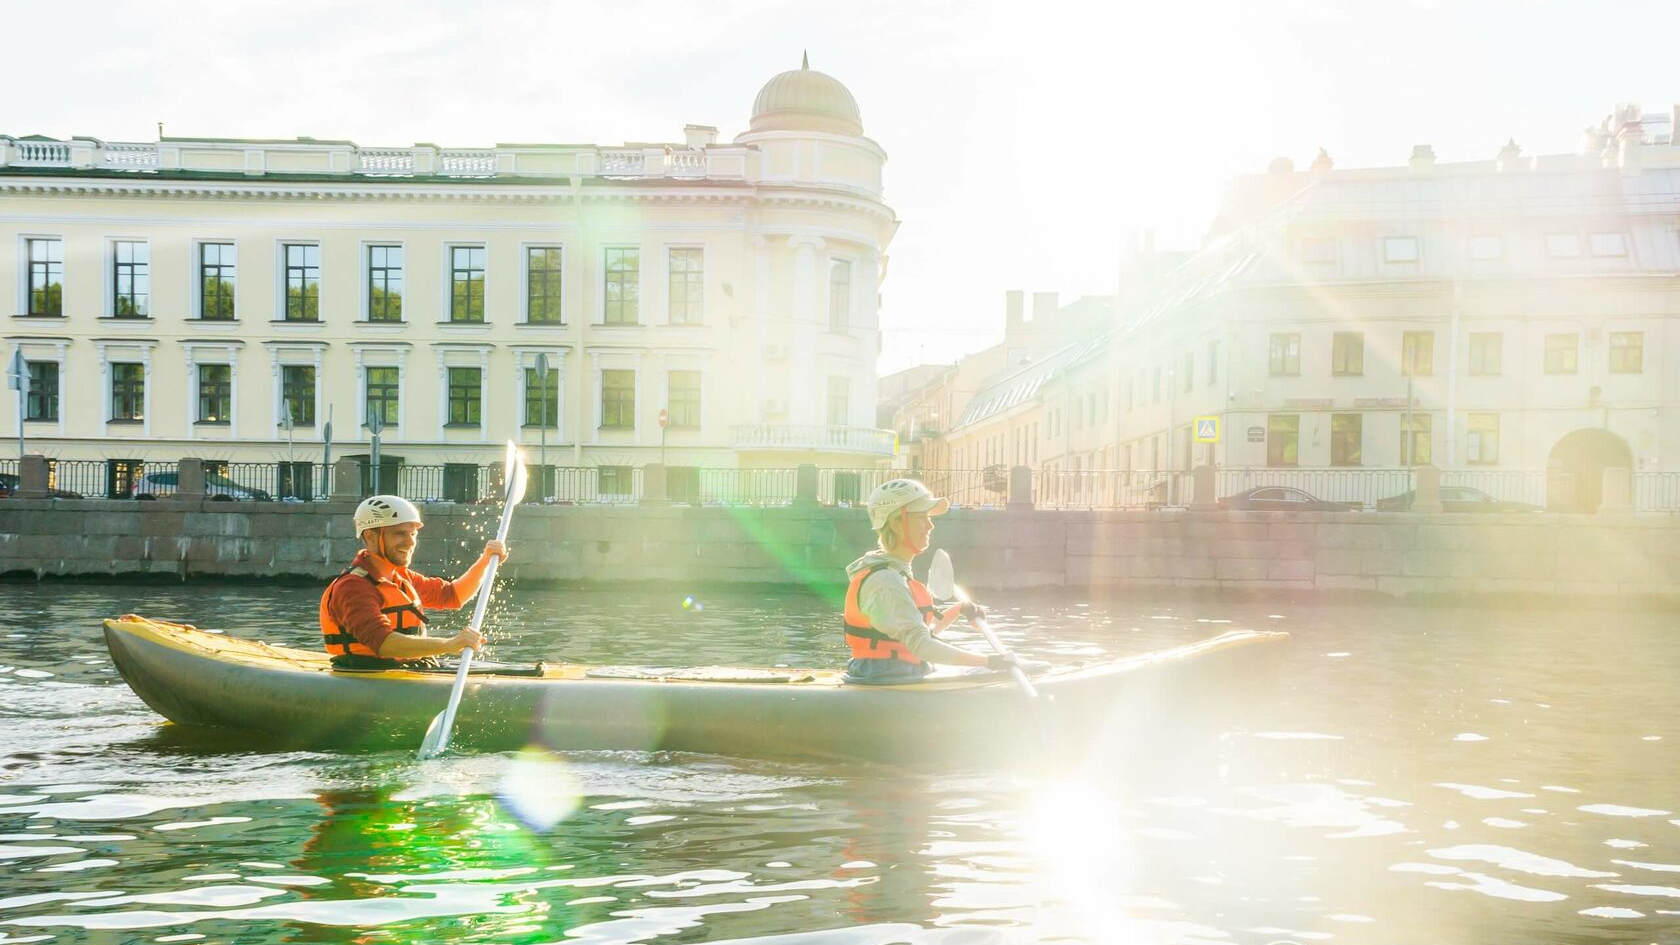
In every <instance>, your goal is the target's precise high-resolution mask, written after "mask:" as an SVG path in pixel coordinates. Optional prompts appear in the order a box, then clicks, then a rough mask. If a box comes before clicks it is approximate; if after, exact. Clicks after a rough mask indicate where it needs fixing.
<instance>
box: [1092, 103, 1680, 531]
mask: <svg viewBox="0 0 1680 945" xmlns="http://www.w3.org/2000/svg"><path fill="white" fill-rule="evenodd" d="M1674 118H1675V116H1674V115H1672V114H1670V115H1642V114H1641V113H1640V111H1639V109H1638V108H1637V107H1623V108H1619V109H1617V111H1616V113H1615V114H1614V115H1613V116H1612V117H1611V118H1610V119H1607V120H1606V121H1605V122H1604V123H1603V125H1602V126H1600V127H1597V128H1593V129H1590V130H1589V131H1588V132H1587V133H1586V135H1585V139H1584V141H1583V146H1582V149H1581V152H1580V153H1578V154H1564V155H1545V156H1538V157H1529V156H1524V155H1523V154H1522V153H1521V151H1520V149H1519V148H1518V147H1517V146H1516V145H1515V144H1514V143H1511V144H1507V145H1506V146H1505V148H1504V149H1502V150H1501V151H1500V152H1499V153H1498V155H1497V156H1496V157H1495V158H1494V159H1493V160H1489V161H1479V162H1469V163H1462V164H1441V163H1437V162H1436V161H1435V159H1434V155H1433V152H1432V151H1431V149H1430V148H1428V147H1427V146H1420V147H1418V148H1417V149H1415V150H1414V153H1413V155H1412V157H1411V159H1410V161H1409V162H1408V164H1407V165H1405V166H1401V167H1392V168H1369V169H1350V170H1342V169H1337V168H1335V167H1334V166H1333V165H1332V163H1331V161H1330V159H1329V157H1328V156H1327V155H1325V154H1322V153H1321V154H1320V155H1319V158H1318V160H1316V161H1315V162H1314V163H1313V165H1312V166H1311V167H1310V168H1309V169H1307V170H1305V171H1296V170H1294V169H1293V168H1292V167H1291V166H1289V165H1288V163H1287V162H1279V163H1277V164H1275V165H1274V166H1273V168H1272V169H1271V171H1270V172H1269V173H1267V174H1263V175H1257V176H1255V177H1251V178H1244V179H1240V180H1238V181H1237V182H1236V183H1235V185H1234V186H1233V187H1232V189H1231V191H1230V194H1229V196H1228V199H1227V201H1226V204H1225V207H1224V210H1223V212H1222V214H1221V216H1220V219H1219V222H1218V223H1217V224H1216V226H1215V229H1214V232H1213V234H1212V236H1211V239H1210V240H1209V242H1208V245H1207V246H1206V247H1205V248H1204V249H1203V250H1202V251H1200V252H1199V253H1197V254H1196V255H1195V256H1194V257H1192V258H1191V259H1190V260H1189V261H1187V262H1185V263H1184V264H1183V265H1181V266H1179V267H1178V268H1177V269H1175V270H1174V271H1173V272H1172V273H1171V275H1170V276H1168V277H1167V278H1165V279H1164V280H1162V282H1161V283H1160V284H1159V285H1157V286H1156V288H1155V290H1154V291H1153V292H1152V293H1151V294H1150V295H1149V296H1148V297H1147V298H1146V299H1145V300H1143V301H1142V303H1141V304H1139V305H1138V306H1137V307H1136V308H1134V309H1132V310H1131V311H1129V312H1127V313H1124V314H1123V318H1124V320H1125V321H1124V323H1123V324H1122V325H1121V326H1119V327H1118V328H1117V329H1116V332H1117V334H1116V338H1115V343H1114V344H1112V345H1111V346H1110V349H1109V359H1110V366H1111V371H1110V373H1111V374H1112V375H1113V376H1114V377H1115V379H1116V381H1117V389H1116V391H1115V397H1116V403H1115V411H1114V415H1113V416H1114V420H1113V425H1112V433H1111V437H1112V442H1113V443H1114V444H1115V445H1116V447H1117V453H1116V455H1117V457H1118V467H1119V468H1120V469H1126V470H1159V471H1168V472H1171V471H1183V470H1188V469H1190V468H1191V467H1193V466H1197V465H1203V464H1212V465H1218V466H1221V467H1224V468H1226V469H1231V468H1241V469H1274V470H1276V469H1297V468H1323V469H1327V470H1338V469H1362V468H1372V467H1378V468H1401V469H1404V468H1406V467H1410V466H1416V465H1424V464H1430V465H1435V466H1438V467H1441V468H1442V469H1444V470H1447V471H1449V473H1457V474H1459V476H1460V478H1461V479H1465V478H1466V477H1469V476H1470V475H1471V474H1478V475H1480V476H1481V481H1487V482H1495V481H1497V480H1498V479H1499V477H1500V476H1502V475H1503V476H1505V477H1506V478H1508V479H1510V480H1511V481H1513V482H1515V481H1516V480H1517V479H1519V478H1521V477H1522V476H1527V477H1528V478H1527V480H1526V481H1527V482H1528V485H1527V486H1525V488H1526V489H1527V492H1528V495H1527V497H1528V498H1531V499H1533V498H1535V496H1534V492H1535V490H1536V489H1538V490H1540V491H1541V492H1543V493H1545V496H1544V498H1545V499H1546V501H1548V502H1550V503H1551V504H1552V505H1553V506H1554V507H1571V508H1580V509H1587V510H1590V509H1591V508H1595V507H1596V506H1597V503H1598V488H1599V485H1600V483H1601V482H1602V473H1603V471H1604V470H1605V469H1607V468H1623V469H1630V470H1632V471H1633V472H1634V474H1635V475H1636V476H1637V475H1638V474H1640V473H1642V472H1652V473H1655V472H1659V471H1661V472H1672V471H1677V470H1680V387H1677V384H1680V142H1677V141H1676V140H1675V138H1674V136H1673V135H1672V133H1671V130H1672V128H1673V126H1674ZM1197 418H1213V419H1214V420H1216V422H1217V424H1218V432H1219V435H1218V439H1217V442H1198V437H1197V436H1196V434H1197V433H1198V432H1203V433H1205V432H1206V431H1205V430H1204V431H1197V430H1196V420H1197ZM1201 439H1207V437H1205V436H1204V437H1202V438H1201ZM1548 477H1549V481H1548ZM1466 481H1468V480H1466ZM1560 483H1561V485H1560ZM1560 491H1562V492H1565V493H1568V494H1567V495H1564V496H1562V499H1563V501H1560V496H1559V492H1560Z"/></svg>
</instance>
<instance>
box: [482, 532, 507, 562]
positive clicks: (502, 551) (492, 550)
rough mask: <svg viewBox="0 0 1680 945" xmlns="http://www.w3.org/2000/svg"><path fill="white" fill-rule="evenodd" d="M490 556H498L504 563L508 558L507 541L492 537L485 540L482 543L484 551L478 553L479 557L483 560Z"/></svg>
mask: <svg viewBox="0 0 1680 945" xmlns="http://www.w3.org/2000/svg"><path fill="white" fill-rule="evenodd" d="M492 556H494V557H497V558H500V559H501V560H502V563H503V564H506V563H507V559H508V548H507V542H505V541H497V540H496V539H494V538H492V539H490V540H489V541H487V542H485V543H484V553H483V554H481V555H479V557H480V558H483V559H485V560H489V559H490V558H491V557H492Z"/></svg>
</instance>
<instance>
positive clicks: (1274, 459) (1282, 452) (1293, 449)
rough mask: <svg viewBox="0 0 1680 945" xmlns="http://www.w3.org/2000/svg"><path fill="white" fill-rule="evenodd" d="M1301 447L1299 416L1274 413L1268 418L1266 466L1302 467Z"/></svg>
mask: <svg viewBox="0 0 1680 945" xmlns="http://www.w3.org/2000/svg"><path fill="white" fill-rule="evenodd" d="M1300 446H1301V417H1300V415H1299V414H1280V413H1274V414H1272V415H1271V416H1269V417H1267V418H1266V465H1268V466H1298V465H1300V462H1301V457H1300Z"/></svg>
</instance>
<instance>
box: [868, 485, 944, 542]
mask: <svg viewBox="0 0 1680 945" xmlns="http://www.w3.org/2000/svg"><path fill="white" fill-rule="evenodd" d="M899 509H909V510H910V511H912V512H926V513H928V514H929V515H944V514H945V513H946V512H949V511H950V510H951V500H950V499H942V498H939V497H938V496H936V495H934V494H933V493H932V492H929V491H928V487H927V486H924V485H922V484H921V483H919V482H917V481H916V480H914V479H889V480H887V481H886V482H883V483H881V484H880V485H879V486H876V487H875V491H874V492H871V493H869V527H870V528H873V529H874V530H875V531H880V530H881V526H883V525H885V524H887V519H889V518H891V517H892V514H893V513H894V512H897V511H898V510H899Z"/></svg>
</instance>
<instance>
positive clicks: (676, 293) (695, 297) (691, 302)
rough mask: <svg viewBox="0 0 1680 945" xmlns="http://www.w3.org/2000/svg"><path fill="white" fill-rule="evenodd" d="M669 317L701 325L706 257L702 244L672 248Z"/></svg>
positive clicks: (683, 322) (672, 321)
mask: <svg viewBox="0 0 1680 945" xmlns="http://www.w3.org/2000/svg"><path fill="white" fill-rule="evenodd" d="M669 266H670V274H669V284H670V292H669V296H670V297H669V299H668V300H667V302H668V309H667V317H668V318H669V320H670V322H671V324H673V325H698V324H700V323H701V321H702V319H703V316H704V314H705V313H704V309H703V308H702V306H701V303H702V302H703V301H704V299H705V295H704V291H705V284H706V278H705V277H706V273H705V268H704V266H705V259H704V256H703V255H702V251H701V250H700V249H699V248H698V247H679V248H676V249H672V250H671V257H670V261H669Z"/></svg>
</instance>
